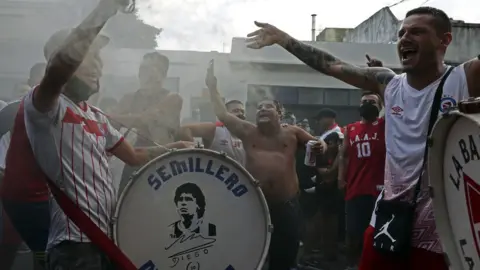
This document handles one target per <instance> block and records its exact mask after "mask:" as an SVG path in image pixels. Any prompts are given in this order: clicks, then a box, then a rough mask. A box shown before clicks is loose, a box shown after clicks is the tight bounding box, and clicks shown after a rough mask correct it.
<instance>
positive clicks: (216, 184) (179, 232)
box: [114, 149, 272, 270]
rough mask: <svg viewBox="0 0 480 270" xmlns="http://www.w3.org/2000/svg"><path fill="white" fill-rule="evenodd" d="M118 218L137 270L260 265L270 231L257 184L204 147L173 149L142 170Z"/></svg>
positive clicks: (235, 269) (118, 237)
mask: <svg viewBox="0 0 480 270" xmlns="http://www.w3.org/2000/svg"><path fill="white" fill-rule="evenodd" d="M115 217H116V222H115V225H114V239H115V241H116V243H117V245H118V246H119V247H120V248H121V249H122V250H123V251H124V252H125V254H126V255H127V256H128V257H129V258H130V259H131V261H132V262H133V263H134V264H135V265H136V266H137V267H138V268H139V269H162V270H163V269H175V270H176V269H181V270H185V269H187V270H200V269H205V270H252V269H261V267H262V265H263V263H264V261H265V258H266V255H267V251H268V246H269V243H270V233H271V230H272V226H271V222H270V215H269V212H268V207H267V204H266V201H265V198H264V196H263V193H262V192H261V190H260V188H259V185H258V183H257V182H256V181H255V180H254V179H253V178H252V176H251V175H250V174H249V173H248V172H247V171H246V170H245V169H244V168H243V167H241V166H240V165H239V164H238V163H237V162H235V161H234V160H232V159H230V158H229V157H227V156H226V155H224V154H221V153H217V152H214V151H211V150H205V149H184V150H177V151H172V152H170V153H167V154H165V155H163V156H160V157H158V158H157V159H155V160H153V161H151V162H150V163H148V164H147V165H146V166H144V167H143V168H142V169H140V170H139V171H137V172H136V173H135V174H134V175H133V176H132V178H131V180H130V182H129V183H128V185H127V186H126V188H125V190H124V191H123V193H122V195H121V196H120V200H119V203H118V206H117V210H116V214H115Z"/></svg>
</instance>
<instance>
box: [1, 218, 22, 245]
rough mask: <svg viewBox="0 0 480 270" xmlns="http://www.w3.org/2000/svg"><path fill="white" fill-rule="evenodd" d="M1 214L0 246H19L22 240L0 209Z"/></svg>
mask: <svg viewBox="0 0 480 270" xmlns="http://www.w3.org/2000/svg"><path fill="white" fill-rule="evenodd" d="M1 211H2V214H1V218H0V222H1V223H2V224H1V225H0V228H1V229H2V230H1V231H0V246H2V245H20V244H21V243H22V238H21V237H20V235H19V234H18V233H17V231H16V230H15V228H14V227H13V224H12V223H11V222H10V219H9V218H8V217H7V214H6V213H5V211H4V210H3V209H1Z"/></svg>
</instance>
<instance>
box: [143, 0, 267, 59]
mask: <svg viewBox="0 0 480 270" xmlns="http://www.w3.org/2000/svg"><path fill="white" fill-rule="evenodd" d="M258 1H262V0H184V1H177V0H138V3H137V5H138V16H139V18H140V19H142V20H143V21H144V22H145V23H147V24H150V25H152V26H155V27H157V28H162V29H163V31H162V33H161V34H160V35H159V37H157V43H158V47H157V49H164V50H195V51H212V50H216V51H220V52H221V51H224V50H225V52H228V51H229V50H230V46H231V39H232V37H233V36H245V34H246V33H245V32H241V30H240V29H237V28H236V27H235V25H236V23H235V21H234V20H236V22H238V19H236V18H235V17H237V18H238V15H239V14H238V12H242V13H243V14H245V13H244V10H245V8H244V7H245V5H246V4H248V3H252V2H258ZM242 13H241V14H242ZM242 20H243V19H242ZM249 26H252V25H251V22H250V24H249ZM239 30H240V31H239Z"/></svg>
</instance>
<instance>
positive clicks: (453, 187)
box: [428, 111, 480, 270]
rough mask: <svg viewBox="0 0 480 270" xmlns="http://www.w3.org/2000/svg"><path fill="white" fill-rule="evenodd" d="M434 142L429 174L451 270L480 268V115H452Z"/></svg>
mask: <svg viewBox="0 0 480 270" xmlns="http://www.w3.org/2000/svg"><path fill="white" fill-rule="evenodd" d="M431 139H432V143H431V146H430V150H429V151H430V152H429V157H428V176H429V181H430V186H431V190H432V195H433V208H434V214H435V222H436V226H437V231H438V233H439V235H440V239H441V242H442V245H443V248H444V251H445V253H446V254H447V257H448V262H449V263H450V269H452V270H470V269H480V156H477V154H476V151H478V153H479V155H480V114H463V113H460V112H458V111H452V112H450V113H448V115H446V116H443V117H442V118H441V119H440V120H439V121H438V122H437V123H436V124H435V126H434V129H433V132H432V135H431ZM475 149H476V151H475Z"/></svg>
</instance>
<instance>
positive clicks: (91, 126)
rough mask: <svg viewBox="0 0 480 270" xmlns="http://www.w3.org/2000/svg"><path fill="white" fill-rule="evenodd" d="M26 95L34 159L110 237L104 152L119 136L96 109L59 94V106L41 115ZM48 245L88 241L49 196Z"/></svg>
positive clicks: (111, 190)
mask: <svg viewBox="0 0 480 270" xmlns="http://www.w3.org/2000/svg"><path fill="white" fill-rule="evenodd" d="M33 93H34V90H33V91H30V93H29V94H28V95H27V97H26V98H25V105H24V107H25V108H24V110H25V125H26V128H27V135H28V138H29V140H30V143H31V145H32V150H33V153H34V155H35V159H36V160H37V162H38V164H39V165H40V167H41V168H42V170H43V171H44V172H45V174H46V175H47V176H48V177H49V178H50V179H51V180H52V181H53V182H54V183H55V184H56V185H57V186H58V187H59V188H61V189H62V190H63V191H64V192H65V194H66V195H67V196H68V197H69V198H70V199H71V200H72V201H73V202H74V203H75V204H76V205H77V206H78V207H79V208H80V209H82V211H83V212H84V213H85V214H86V215H87V216H88V217H89V218H90V219H91V220H92V221H93V222H94V223H95V224H96V225H97V226H98V227H99V228H100V229H101V230H102V231H103V232H104V233H106V234H107V235H108V236H110V237H111V235H112V232H111V227H110V226H111V222H112V217H113V214H114V209H115V204H116V201H117V194H116V193H117V191H116V190H115V187H114V184H113V180H112V174H111V172H110V170H109V167H108V156H107V152H108V151H109V150H110V151H111V150H112V149H114V148H115V147H116V146H117V145H119V144H120V143H121V142H122V141H123V137H122V135H121V134H120V132H118V131H117V130H116V129H115V128H113V127H112V125H111V124H110V123H109V121H108V119H107V117H106V116H105V115H104V114H103V113H102V112H101V111H100V110H99V109H97V108H95V107H93V106H89V105H87V104H86V103H81V104H80V105H77V104H75V103H73V102H72V101H71V100H70V99H68V98H66V97H65V96H63V95H61V96H60V98H59V100H58V103H57V105H56V106H55V108H53V109H52V110H51V111H49V112H47V113H41V112H39V111H37V110H36V108H35V107H34V105H33ZM50 205H51V206H50V208H51V209H50V215H51V229H50V234H49V239H48V245H47V249H50V248H52V247H53V246H55V245H56V244H59V243H60V242H62V241H64V240H69V241H75V242H90V240H89V239H88V238H87V236H86V235H85V234H84V233H82V232H81V231H80V230H79V229H78V227H77V226H76V225H75V224H74V223H73V222H72V221H71V220H69V218H68V217H67V216H66V215H65V213H63V211H62V210H61V208H60V207H59V205H58V204H57V203H56V202H55V201H54V200H52V203H51V204H50Z"/></svg>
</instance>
